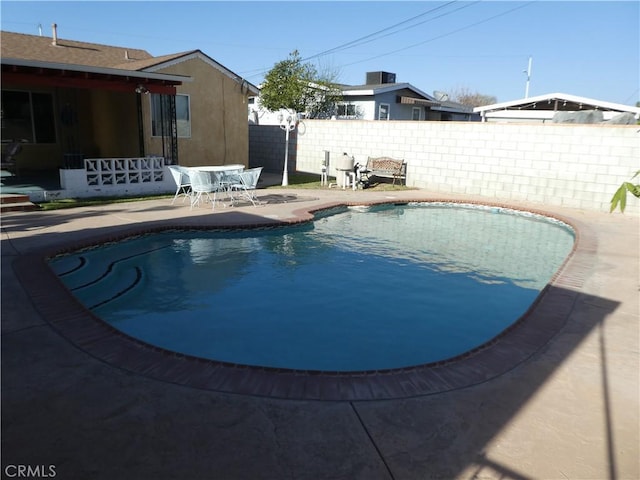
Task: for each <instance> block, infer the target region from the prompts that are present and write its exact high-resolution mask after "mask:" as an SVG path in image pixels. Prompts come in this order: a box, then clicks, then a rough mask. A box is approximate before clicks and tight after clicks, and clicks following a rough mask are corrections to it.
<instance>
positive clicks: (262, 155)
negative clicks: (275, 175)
mask: <svg viewBox="0 0 640 480" xmlns="http://www.w3.org/2000/svg"><path fill="white" fill-rule="evenodd" d="M297 138H298V130H294V131H292V132H290V133H289V152H288V153H289V155H288V167H289V171H290V172H294V171H296V148H297V147H296V145H297ZM285 140H286V133H285V131H284V130H282V129H281V128H280V126H279V125H249V167H263V168H264V169H265V170H266V171H270V172H281V171H282V170H283V168H284V153H285Z"/></svg>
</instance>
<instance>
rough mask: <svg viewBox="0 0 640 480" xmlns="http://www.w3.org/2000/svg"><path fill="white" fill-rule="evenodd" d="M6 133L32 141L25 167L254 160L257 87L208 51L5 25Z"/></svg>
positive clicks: (11, 137) (7, 136)
mask: <svg viewBox="0 0 640 480" xmlns="http://www.w3.org/2000/svg"><path fill="white" fill-rule="evenodd" d="M0 35H1V37H0V40H1V59H0V62H1V64H2V141H3V142H8V141H11V140H26V143H25V144H24V146H23V150H22V153H21V156H20V162H21V168H22V170H54V169H57V168H59V167H68V168H82V159H83V158H85V157H90V158H114V157H118V158H131V157H145V156H151V155H156V156H162V157H164V158H165V160H166V162H167V163H180V164H183V165H204V164H208V165H217V164H224V163H242V164H248V127H247V122H246V117H245V115H246V105H247V99H248V97H249V96H253V95H256V94H258V89H257V87H255V86H254V85H252V84H250V83H248V82H247V81H245V80H243V79H242V78H240V77H239V76H238V75H236V74H234V73H233V72H232V71H230V70H228V69H227V68H226V67H224V66H222V65H220V64H219V63H217V62H216V61H215V60H213V59H212V58H210V57H208V56H207V55H205V54H204V53H202V52H201V51H200V50H193V51H189V52H183V53H176V54H172V55H166V56H161V57H153V56H152V55H150V54H149V53H148V52H146V51H144V50H138V49H133V48H125V47H115V46H108V45H98V44H93V43H86V42H78V41H73V40H65V39H59V38H57V32H56V29H55V26H54V30H53V35H52V37H43V36H35V35H25V34H18V33H11V32H4V31H3V32H0Z"/></svg>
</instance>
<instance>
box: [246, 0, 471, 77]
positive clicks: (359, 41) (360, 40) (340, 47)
mask: <svg viewBox="0 0 640 480" xmlns="http://www.w3.org/2000/svg"><path fill="white" fill-rule="evenodd" d="M455 3H457V0H453V1H450V2H447V3H445V4H443V5H439V6H438V7H435V8H432V9H430V10H427V11H426V12H422V13H420V14H418V15H414V16H413V17H410V18H408V19H406V20H403V21H401V22H398V23H395V24H393V25H391V26H389V27H385V28H383V29H381V30H378V31H376V32H373V33H370V34H368V35H365V36H363V37H360V38H357V39H355V40H351V41H349V42H347V43H343V44H342V45H338V46H337V47H333V48H330V49H328V50H325V51H323V52H320V53H316V54H314V55H311V56H309V57H306V58H303V59H301V60H300V61H301V62H307V61H309V60H313V59H315V58H318V57H322V56H325V55H328V54H330V53H335V52H338V51H341V50H347V49H349V48H353V47H357V46H360V45H364V44H366V43H369V42H372V41H374V40H378V39H380V38H384V37H388V36H390V35H395V34H396V33H400V32H402V31H405V30H408V29H410V28H414V27H417V26H419V25H422V24H424V23H427V22H430V21H433V20H436V19H438V18H442V17H444V16H447V15H450V14H452V13H455V12H457V11H459V10H462V9H464V8H468V7H470V6H472V5H474V4H476V3H480V0H477V1H476V2H472V3H468V4H465V5H463V6H462V7H459V8H456V9H455V10H452V11H449V12H445V13H443V14H441V15H438V16H437V17H433V18H430V19H427V20H424V21H422V22H418V23H416V24H413V25H409V26H408V27H405V28H403V29H400V30H397V31H394V32H390V33H387V34H386V35H382V36H379V37H377V38H372V37H376V36H377V35H379V34H380V33H384V32H387V31H389V30H393V29H394V28H397V27H399V26H401V25H405V24H407V23H409V22H412V21H414V20H416V19H417V18H420V17H424V16H425V15H428V14H430V13H433V12H437V11H438V10H441V9H443V8H446V7H448V6H450V5H453V4H455ZM356 63H357V62H356ZM267 71H268V68H258V69H254V70H246V71H244V72H241V73H242V74H244V75H245V78H253V77H257V76H258V75H261V74H264V73H265V72H267Z"/></svg>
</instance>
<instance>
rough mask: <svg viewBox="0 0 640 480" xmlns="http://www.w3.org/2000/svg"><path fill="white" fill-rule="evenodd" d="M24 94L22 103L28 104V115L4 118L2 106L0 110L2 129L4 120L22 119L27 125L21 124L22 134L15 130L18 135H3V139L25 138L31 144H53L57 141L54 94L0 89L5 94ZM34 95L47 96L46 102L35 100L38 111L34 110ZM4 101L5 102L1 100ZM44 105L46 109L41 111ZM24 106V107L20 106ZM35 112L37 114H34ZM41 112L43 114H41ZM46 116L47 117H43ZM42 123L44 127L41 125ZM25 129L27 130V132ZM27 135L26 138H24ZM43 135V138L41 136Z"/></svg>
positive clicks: (20, 139)
mask: <svg viewBox="0 0 640 480" xmlns="http://www.w3.org/2000/svg"><path fill="white" fill-rule="evenodd" d="M12 93H13V94H24V95H26V96H27V102H26V103H24V104H23V105H27V106H28V117H26V116H25V117H22V118H20V117H15V118H6V114H5V113H4V107H3V112H2V117H3V118H2V123H3V129H4V128H7V127H6V122H11V121H12V120H13V121H17V120H24V121H25V123H28V126H27V125H24V126H23V128H22V129H23V130H24V132H23V133H24V134H22V135H21V132H15V133H17V134H18V137H15V135H13V136H9V135H7V136H6V138H5V135H3V136H2V137H3V138H2V139H3V140H14V141H22V140H27V141H28V143H31V144H34V145H35V144H42V145H55V144H57V143H58V128H57V123H56V103H55V95H54V93H53V92H42V91H37V90H15V89H2V95H3V96H4V95H5V94H12ZM34 95H37V96H39V97H48V98H47V101H46V102H41V101H38V102H37V106H38V110H39V111H38V112H36V105H35V104H34ZM3 103H6V102H3ZM43 105H44V106H45V107H46V110H47V111H45V112H43V111H42V110H41V106H43ZM22 108H24V107H22ZM36 113H37V114H36ZM43 113H44V114H45V115H43ZM45 117H48V118H45ZM43 125H44V127H43ZM27 129H28V130H29V131H28V132H27ZM26 136H28V138H26ZM43 137H44V138H43Z"/></svg>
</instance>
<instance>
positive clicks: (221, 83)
mask: <svg viewBox="0 0 640 480" xmlns="http://www.w3.org/2000/svg"><path fill="white" fill-rule="evenodd" d="M158 73H167V74H173V75H185V76H189V77H191V78H192V79H193V81H191V82H185V83H183V84H182V85H181V86H179V87H178V88H177V93H178V94H187V95H189V96H190V111H191V137H190V138H178V159H179V163H180V164H182V165H187V166H196V165H223V164H229V163H240V164H243V165H248V163H249V127H248V124H247V118H246V117H247V97H246V93H243V92H242V91H241V86H240V84H239V82H237V81H236V80H234V79H232V78H229V77H228V76H227V75H226V74H224V73H223V72H221V71H219V70H218V69H216V68H215V67H214V66H212V65H210V64H209V63H207V62H206V61H204V60H202V59H200V58H193V59H190V60H186V61H184V62H181V63H178V64H175V65H171V66H169V67H167V68H165V69H162V70H159V71H158ZM144 103H145V119H144V123H145V137H146V138H148V139H149V140H148V142H149V144H148V148H147V151H148V152H150V153H154V152H157V151H162V146H161V144H160V139H158V138H153V137H151V117H150V113H149V99H148V97H147V100H146V101H145V102H144Z"/></svg>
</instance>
